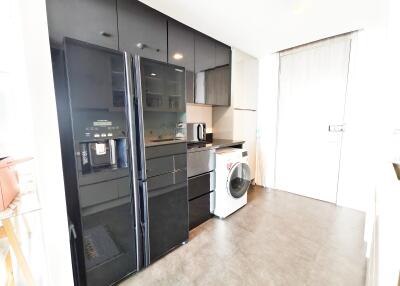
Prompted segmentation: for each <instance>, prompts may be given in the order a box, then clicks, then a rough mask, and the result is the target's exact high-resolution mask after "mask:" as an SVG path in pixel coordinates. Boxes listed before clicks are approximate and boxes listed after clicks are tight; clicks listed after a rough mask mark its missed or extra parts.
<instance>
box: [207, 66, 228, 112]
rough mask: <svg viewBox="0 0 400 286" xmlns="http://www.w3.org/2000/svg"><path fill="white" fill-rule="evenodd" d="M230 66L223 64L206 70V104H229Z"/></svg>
mask: <svg viewBox="0 0 400 286" xmlns="http://www.w3.org/2000/svg"><path fill="white" fill-rule="evenodd" d="M230 75H231V70H230V66H227V65H225V66H221V67H217V68H215V69H212V70H208V71H206V80H205V82H206V100H205V101H206V104H211V105H220V106H229V104H230V92H231V88H230V82H231V81H230Z"/></svg>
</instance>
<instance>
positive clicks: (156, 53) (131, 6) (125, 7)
mask: <svg viewBox="0 0 400 286" xmlns="http://www.w3.org/2000/svg"><path fill="white" fill-rule="evenodd" d="M106 1H107V0H106ZM117 1H118V2H117V3H118V5H117V7H118V9H117V10H118V31H119V48H120V49H121V50H126V51H128V52H130V53H132V54H138V55H140V56H142V57H145V58H149V59H154V60H158V61H163V62H167V47H168V40H167V18H166V16H164V15H162V14H161V13H158V12H157V11H155V10H153V9H151V8H150V7H148V6H146V5H144V4H142V3H141V2H139V1H133V0H117Z"/></svg>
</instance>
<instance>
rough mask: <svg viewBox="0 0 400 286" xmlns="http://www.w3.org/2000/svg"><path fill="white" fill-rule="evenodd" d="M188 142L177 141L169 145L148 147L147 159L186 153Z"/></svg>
mask: <svg viewBox="0 0 400 286" xmlns="http://www.w3.org/2000/svg"><path fill="white" fill-rule="evenodd" d="M186 152H187V145H186V143H176V144H169V145H160V146H150V147H146V160H149V159H154V158H158V157H165V156H172V155H176V154H186Z"/></svg>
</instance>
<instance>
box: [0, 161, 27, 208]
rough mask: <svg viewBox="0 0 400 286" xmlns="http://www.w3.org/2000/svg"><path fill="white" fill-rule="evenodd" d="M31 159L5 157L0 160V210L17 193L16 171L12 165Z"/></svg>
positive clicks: (8, 203) (6, 205) (5, 206)
mask: <svg viewBox="0 0 400 286" xmlns="http://www.w3.org/2000/svg"><path fill="white" fill-rule="evenodd" d="M31 159H32V158H24V159H19V160H14V159H12V158H11V157H6V158H3V159H1V160H0V211H4V210H5V209H6V208H7V207H8V206H9V205H10V204H11V202H12V201H13V200H14V199H15V197H16V196H17V195H18V193H19V186H18V173H17V171H16V170H15V169H14V168H13V166H14V165H16V164H19V163H22V162H25V161H29V160H31Z"/></svg>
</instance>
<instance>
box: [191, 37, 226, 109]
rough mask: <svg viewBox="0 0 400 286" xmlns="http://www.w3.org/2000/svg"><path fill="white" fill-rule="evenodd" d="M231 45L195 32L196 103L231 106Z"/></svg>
mask: <svg viewBox="0 0 400 286" xmlns="http://www.w3.org/2000/svg"><path fill="white" fill-rule="evenodd" d="M230 61H231V50H230V47H228V46H225V45H223V44H221V43H219V42H217V41H215V40H212V39H210V38H208V37H207V36H204V35H202V34H200V33H195V100H194V102H195V103H200V104H209V105H218V106H229V104H230V90H231V88H230V83H231V81H230V76H231V73H230Z"/></svg>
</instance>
